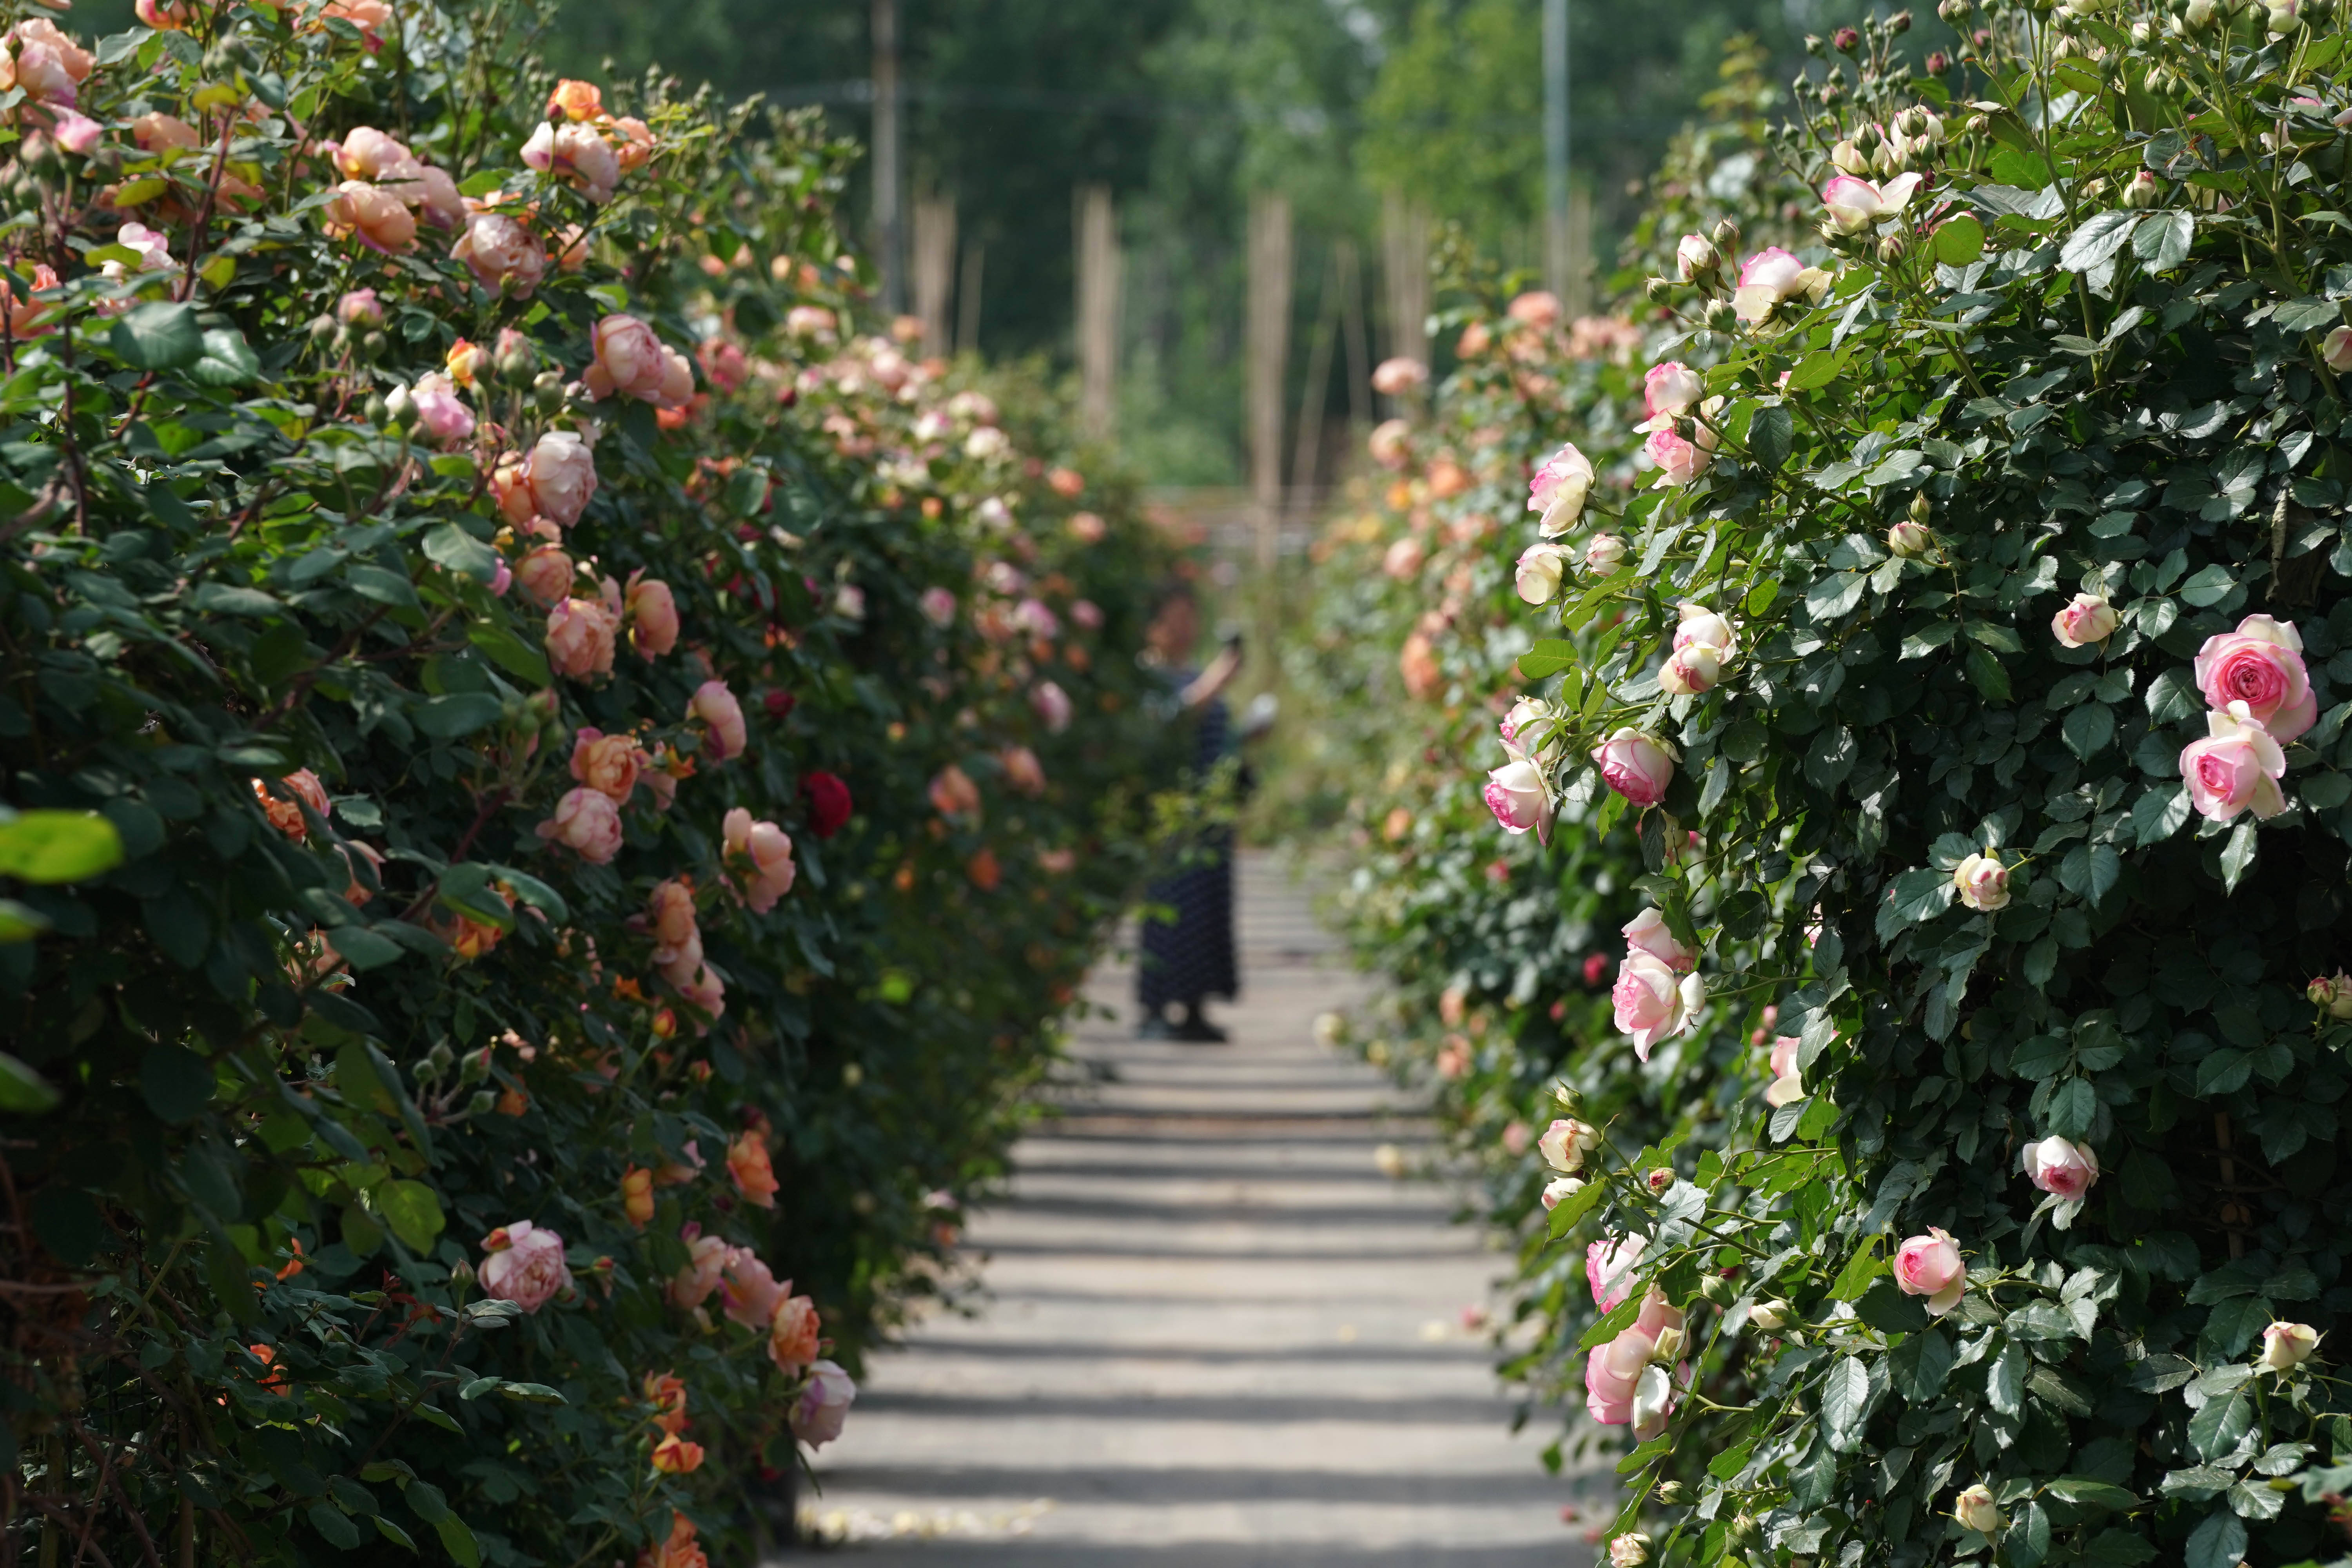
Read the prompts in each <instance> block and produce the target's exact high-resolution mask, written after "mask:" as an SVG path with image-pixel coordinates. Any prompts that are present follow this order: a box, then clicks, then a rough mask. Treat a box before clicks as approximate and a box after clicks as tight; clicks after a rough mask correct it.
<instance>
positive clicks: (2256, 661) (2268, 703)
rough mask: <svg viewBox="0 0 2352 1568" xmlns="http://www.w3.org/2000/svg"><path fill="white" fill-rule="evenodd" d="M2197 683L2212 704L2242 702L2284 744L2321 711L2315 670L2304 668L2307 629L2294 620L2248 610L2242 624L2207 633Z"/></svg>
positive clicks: (2303, 728) (2272, 736)
mask: <svg viewBox="0 0 2352 1568" xmlns="http://www.w3.org/2000/svg"><path fill="white" fill-rule="evenodd" d="M2195 668H2196V674H2197V689H2198V690H2200V691H2201V692H2203V693H2204V694H2205V701H2206V703H2207V705H2208V706H2210V707H2213V708H2222V709H2226V708H2228V707H2229V706H2230V704H2231V703H2232V702H2242V703H2244V704H2245V705H2246V710H2247V711H2248V712H2249V713H2251V714H2252V715H2253V718H2254V721H2255V722H2256V723H2258V724H2260V725H2262V727H2263V729H2265V730H2268V731H2270V732H2271V738H2272V739H2273V740H2274V741H2276V742H2279V743H2280V744H2281V745H2284V744H2285V743H2286V742H2289V741H2292V740H2294V738H2295V737H2296V736H2297V735H2300V734H2302V733H2303V732H2304V731H2305V730H2308V729H2310V728H2311V726H2312V724H2313V723H2314V721H2316V720H2317V719H2318V717H2319V701H2318V699H2317V698H2315V697H2314V696H2313V695H2312V691H2311V676H2310V674H2309V672H2308V671H2306V670H2305V668H2304V663H2303V634H2302V633H2300V632H2298V631H2296V630H2295V629H2294V622H2292V621H2278V620H2273V619H2272V618H2271V617H2270V616H2247V617H2246V618H2245V619H2244V620H2242V621H2240V622H2239V623H2238V629H2237V630H2236V631H2234V632H2231V633H2230V634H2228V635H2227V636H2224V637H2207V638H2206V639H2205V646H2204V647H2201V648H2200V649H2198V650H2197V663H2196V667H2195Z"/></svg>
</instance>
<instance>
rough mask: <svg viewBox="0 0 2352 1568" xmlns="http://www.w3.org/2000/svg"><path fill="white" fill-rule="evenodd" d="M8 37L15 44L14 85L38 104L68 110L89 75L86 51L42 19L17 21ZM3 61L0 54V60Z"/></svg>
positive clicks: (3, 56)
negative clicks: (13, 40)
mask: <svg viewBox="0 0 2352 1568" xmlns="http://www.w3.org/2000/svg"><path fill="white" fill-rule="evenodd" d="M11 36H12V37H13V38H14V39H15V42H16V51H15V72H14V74H15V77H16V81H15V83H14V85H16V86H17V87H20V88H22V89H24V91H25V96H26V98H29V99H31V100H34V101H35V102H37V103H45V104H48V105H50V106H52V107H67V108H70V107H71V106H72V104H73V103H74V101H75V100H76V99H77V98H78V97H79V95H80V87H81V82H82V79H84V78H86V77H88V76H89V61H90V56H89V52H88V51H87V50H85V49H83V48H81V47H79V46H78V45H76V44H75V43H74V42H73V40H72V39H70V38H68V37H66V35H65V34H64V33H63V32H61V31H59V30H58V27H57V26H56V25H55V24H54V23H51V22H49V21H48V20H47V18H45V17H39V16H36V17H34V18H33V19H32V20H30V21H26V22H19V23H18V24H17V25H16V26H15V27H14V28H13V29H11ZM5 58H7V56H6V54H5V52H0V59H5ZM77 67H79V68H77Z"/></svg>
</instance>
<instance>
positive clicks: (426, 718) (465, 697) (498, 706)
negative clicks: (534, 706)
mask: <svg viewBox="0 0 2352 1568" xmlns="http://www.w3.org/2000/svg"><path fill="white" fill-rule="evenodd" d="M505 711H506V705H505V704H504V703H502V702H500V701H499V700H498V699H497V698H495V697H493V696H491V695H490V694H489V693H488V692H486V691H456V692H452V693H450V694H449V695H448V696H446V697H433V698H427V699H426V700H425V701H423V702H421V703H419V704H417V706H416V709H415V719H416V727H417V728H418V729H420V730H422V731H425V733H426V734H428V735H431V736H433V737H435V738H436V739H437V740H443V741H455V740H457V739H459V738H461V737H463V736H467V735H470V734H472V733H473V732H474V731H477V730H482V729H487V728H488V727H489V726H490V725H492V724H495V723H497V722H498V721H499V716H500V715H501V714H503V713H504V712H505Z"/></svg>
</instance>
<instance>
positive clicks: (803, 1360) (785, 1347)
mask: <svg viewBox="0 0 2352 1568" xmlns="http://www.w3.org/2000/svg"><path fill="white" fill-rule="evenodd" d="M783 1288H784V1289H785V1290H787V1291H789V1290H791V1289H792V1288H793V1286H792V1281H791V1280H789V1279H788V1280H786V1281H784V1287H783ZM818 1326H819V1324H818V1319H817V1310H816V1303H815V1302H814V1301H813V1300H809V1299H808V1298H807V1297H806V1296H793V1295H787V1296H785V1297H784V1299H783V1300H781V1301H779V1302H777V1303H776V1311H775V1315H774V1316H773V1317H772V1318H771V1319H769V1321H768V1359H769V1360H770V1361H772V1362H774V1363H776V1365H777V1366H778V1367H779V1368H780V1369H781V1370H782V1372H783V1374H784V1375H785V1376H786V1377H797V1376H799V1375H800V1373H801V1372H802V1370H803V1368H805V1367H806V1366H807V1365H808V1364H809V1363H811V1362H814V1360H816V1358H817V1352H818V1351H819V1350H820V1349H821V1348H822V1346H821V1345H820V1344H819V1342H818V1340H817V1329H818Z"/></svg>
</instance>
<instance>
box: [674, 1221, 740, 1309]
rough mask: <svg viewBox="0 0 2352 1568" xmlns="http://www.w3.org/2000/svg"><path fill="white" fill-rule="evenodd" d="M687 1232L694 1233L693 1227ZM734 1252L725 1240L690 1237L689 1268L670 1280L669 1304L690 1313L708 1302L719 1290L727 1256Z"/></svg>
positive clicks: (688, 1241)
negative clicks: (712, 1293) (713, 1293)
mask: <svg viewBox="0 0 2352 1568" xmlns="http://www.w3.org/2000/svg"><path fill="white" fill-rule="evenodd" d="M692 1229H693V1227H692V1226H688V1230H689V1231H691V1230H692ZM734 1250H735V1249H734V1248H733V1247H730V1246H728V1245H727V1242H726V1239H725V1238H724V1237H716V1236H700V1235H689V1236H688V1237H687V1238H686V1267H685V1268H681V1269H679V1270H678V1271H677V1273H675V1274H673V1275H671V1276H670V1278H669V1284H668V1286H667V1295H668V1297H669V1299H670V1300H671V1301H672V1302H674V1303H675V1304H677V1306H680V1307H684V1308H686V1309H687V1310H689V1311H691V1310H693V1309H695V1308H697V1307H699V1306H701V1305H702V1303H703V1302H705V1301H707V1300H709V1299H710V1293H711V1292H712V1291H713V1290H716V1289H719V1277H720V1276H721V1275H722V1274H724V1273H725V1272H726V1269H727V1259H728V1256H729V1255H730V1253H732V1252H733V1251H734Z"/></svg>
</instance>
